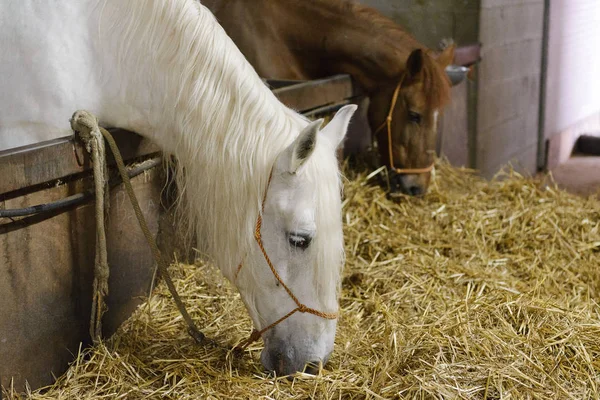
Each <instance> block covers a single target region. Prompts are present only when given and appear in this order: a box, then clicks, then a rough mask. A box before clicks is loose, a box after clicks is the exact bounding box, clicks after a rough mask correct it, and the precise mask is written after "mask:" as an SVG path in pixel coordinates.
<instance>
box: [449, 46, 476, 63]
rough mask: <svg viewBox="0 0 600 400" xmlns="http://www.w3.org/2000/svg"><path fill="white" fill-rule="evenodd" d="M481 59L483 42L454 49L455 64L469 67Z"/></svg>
mask: <svg viewBox="0 0 600 400" xmlns="http://www.w3.org/2000/svg"><path fill="white" fill-rule="evenodd" d="M479 61H481V43H475V44H471V45H467V46H460V47H457V48H456V49H454V64H456V65H462V66H465V67H468V66H470V65H473V64H475V63H477V62H479Z"/></svg>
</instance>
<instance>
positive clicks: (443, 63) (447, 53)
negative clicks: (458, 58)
mask: <svg viewBox="0 0 600 400" xmlns="http://www.w3.org/2000/svg"><path fill="white" fill-rule="evenodd" d="M455 48H456V44H454V43H452V44H451V45H450V46H448V47H446V48H445V49H444V51H442V52H441V53H440V55H439V56H438V58H437V60H436V61H437V63H438V64H439V66H440V67H442V69H445V68H446V67H447V66H448V65H450V64H452V62H453V61H454V49H455Z"/></svg>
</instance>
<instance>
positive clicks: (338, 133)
mask: <svg viewBox="0 0 600 400" xmlns="http://www.w3.org/2000/svg"><path fill="white" fill-rule="evenodd" d="M357 108H358V106H357V105H356V104H348V105H347V106H344V107H342V108H340V109H339V110H338V112H337V113H335V116H334V117H333V119H332V120H331V121H330V122H329V123H328V124H327V125H326V126H325V128H323V130H322V131H321V134H322V135H324V136H326V137H327V138H328V139H329V141H330V142H331V144H332V145H333V148H334V149H335V148H337V147H338V146H339V145H340V143H342V140H343V139H344V136H346V132H347V131H348V124H349V123H350V118H352V115H354V111H356V109H357Z"/></svg>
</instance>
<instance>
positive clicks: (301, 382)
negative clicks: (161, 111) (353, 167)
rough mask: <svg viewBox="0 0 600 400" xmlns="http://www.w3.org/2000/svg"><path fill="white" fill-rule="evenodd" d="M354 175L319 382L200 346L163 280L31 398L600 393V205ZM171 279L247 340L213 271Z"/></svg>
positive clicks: (443, 167)
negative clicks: (334, 313)
mask: <svg viewBox="0 0 600 400" xmlns="http://www.w3.org/2000/svg"><path fill="white" fill-rule="evenodd" d="M351 174H352V173H351ZM354 175H355V176H353V177H352V178H351V180H349V181H348V182H347V183H346V185H345V195H346V200H345V203H344V222H345V237H346V251H347V265H346V267H345V272H344V280H343V291H342V296H341V304H340V306H341V318H340V321H339V328H338V334H337V338H336V346H335V351H334V354H333V356H332V359H331V361H330V363H329V364H328V365H327V367H326V368H325V370H323V371H322V373H321V374H320V375H319V376H317V377H312V376H307V375H300V376H298V377H297V378H296V379H295V380H294V382H289V381H287V380H286V379H281V378H279V379H273V378H271V377H268V376H266V375H265V374H264V373H263V371H262V368H261V366H260V362H259V352H260V349H261V344H260V343H257V344H254V345H253V346H251V347H250V350H249V351H248V352H247V353H246V354H245V357H244V358H243V359H241V360H238V359H236V358H234V357H233V356H232V354H231V353H229V352H228V351H227V349H222V348H199V347H197V346H196V345H194V344H193V343H192V340H191V339H190V338H189V337H188V335H187V334H186V333H185V329H184V325H183V323H182V320H181V317H180V316H179V315H178V313H177V310H176V308H175V306H174V304H173V302H172V300H171V299H170V297H169V295H168V292H167V291H166V288H165V287H164V285H162V284H161V285H159V286H158V287H157V288H156V290H155V291H154V293H153V295H152V297H151V298H150V299H149V300H148V302H147V303H146V304H145V305H143V306H142V307H140V309H139V310H138V311H137V312H136V313H135V314H134V315H133V316H132V317H131V318H130V319H129V320H128V321H127V322H126V323H125V324H124V326H123V327H122V328H121V329H120V331H119V333H118V334H116V335H115V336H114V337H113V338H112V339H111V340H110V341H108V342H107V343H106V344H105V345H102V346H99V347H96V348H93V349H90V350H87V351H84V352H82V354H80V356H79V357H78V359H77V360H76V361H75V362H74V364H73V366H72V367H71V368H70V369H69V371H68V372H67V373H66V374H65V375H64V376H63V377H61V378H60V379H59V380H58V382H57V383H56V384H55V385H54V386H52V387H50V388H47V389H44V390H41V391H38V392H35V393H32V394H30V395H29V396H24V397H25V398H27V397H29V398H31V399H102V398H105V399H119V398H125V399H142V398H166V399H199V398H297V399H306V398H310V397H314V398H319V399H321V398H322V399H334V398H335V399H337V398H360V399H365V398H366V399H380V398H444V399H450V398H452V399H454V398H459V399H501V398H502V399H507V398H511V399H520V398H541V399H559V398H560V399H583V398H599V397H600V306H599V304H598V303H599V302H600V202H599V201H598V199H596V198H591V197H590V198H587V199H584V198H580V197H576V196H573V195H570V194H567V193H565V192H562V191H559V190H557V189H556V188H554V187H553V185H544V184H542V183H541V182H539V181H533V180H530V179H525V178H523V177H521V176H519V175H517V174H515V173H512V172H508V173H506V174H504V175H503V176H501V179H498V180H495V181H493V182H491V183H489V182H485V181H483V180H482V179H480V178H478V177H476V176H475V175H474V174H473V173H472V172H471V171H467V170H459V169H455V168H452V167H449V166H448V165H447V164H445V163H440V164H438V166H437V168H436V178H435V181H434V183H433V185H432V188H431V190H430V192H429V194H428V195H427V196H426V197H425V198H422V199H414V198H401V199H399V200H397V201H391V200H389V199H387V198H386V195H385V193H384V192H383V190H382V189H381V188H380V187H378V186H376V185H373V184H371V181H373V180H375V179H376V177H370V180H368V179H367V177H368V175H367V174H366V173H358V174H354ZM171 269H172V272H173V274H174V277H175V279H176V284H177V287H178V290H179V291H180V293H181V294H182V297H183V298H184V300H185V302H186V304H187V306H188V307H189V309H190V311H191V314H192V316H193V318H194V319H195V320H196V321H198V322H199V324H200V326H201V327H203V330H204V332H205V333H206V334H207V335H208V336H210V337H211V338H214V339H216V340H217V341H218V342H219V343H222V344H229V345H232V344H235V343H238V342H239V341H241V340H242V339H244V338H246V337H247V335H248V333H249V332H250V329H251V325H250V321H249V318H248V317H247V316H246V313H245V310H244V307H243V305H242V303H241V301H240V300H239V296H238V295H237V294H236V293H235V290H234V289H232V287H231V285H230V284H229V283H227V282H226V281H225V280H224V279H223V278H221V276H220V275H219V273H218V270H216V269H215V268H214V267H212V266H208V265H199V266H190V265H176V266H173V267H172V268H171ZM5 394H7V395H8V397H9V398H11V394H10V393H5ZM13 397H16V396H13Z"/></svg>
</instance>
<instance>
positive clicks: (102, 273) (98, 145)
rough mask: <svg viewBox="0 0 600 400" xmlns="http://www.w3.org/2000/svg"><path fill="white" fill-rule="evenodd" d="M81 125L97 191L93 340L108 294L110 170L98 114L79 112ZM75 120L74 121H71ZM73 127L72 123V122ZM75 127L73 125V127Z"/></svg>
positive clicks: (99, 332) (99, 330)
mask: <svg viewBox="0 0 600 400" xmlns="http://www.w3.org/2000/svg"><path fill="white" fill-rule="evenodd" d="M78 119H79V122H78V123H79V125H85V126H87V127H89V129H85V130H80V131H79V136H80V138H81V140H82V141H83V143H84V145H85V149H86V150H87V152H88V153H89V154H90V156H91V158H92V166H93V170H94V189H95V193H96V205H95V212H96V255H95V257H94V283H93V289H92V312H91V315H90V336H91V337H92V341H93V342H94V343H98V342H99V341H100V340H101V338H102V315H104V313H105V312H106V309H107V307H106V303H105V301H104V297H105V296H106V295H108V277H109V275H110V269H109V268H108V256H107V251H106V230H105V226H104V222H105V217H106V214H107V213H106V210H107V208H108V205H109V197H108V171H107V168H106V149H105V147H104V140H103V139H102V134H101V133H100V130H99V129H98V125H97V124H95V118H94V117H93V116H91V115H89V114H85V115H80V116H79V118H78ZM71 124H73V122H71ZM71 127H73V125H71ZM73 129H74V127H73Z"/></svg>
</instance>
